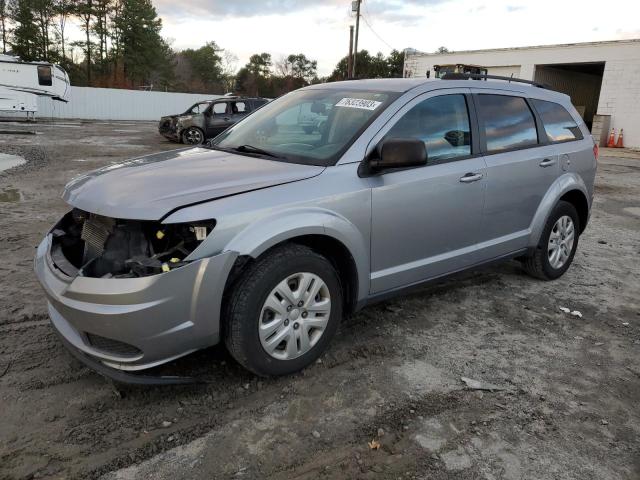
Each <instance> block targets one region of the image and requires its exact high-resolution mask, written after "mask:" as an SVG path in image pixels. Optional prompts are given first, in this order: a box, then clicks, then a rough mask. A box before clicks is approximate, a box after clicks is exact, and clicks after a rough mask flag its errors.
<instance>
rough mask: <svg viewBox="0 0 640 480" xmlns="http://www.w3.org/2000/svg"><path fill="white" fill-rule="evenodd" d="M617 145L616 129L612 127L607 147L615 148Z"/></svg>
mask: <svg viewBox="0 0 640 480" xmlns="http://www.w3.org/2000/svg"><path fill="white" fill-rule="evenodd" d="M615 146H616V129H615V128H612V129H611V133H610V134H609V141H608V142H607V148H613V147H615Z"/></svg>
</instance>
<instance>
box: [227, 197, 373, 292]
mask: <svg viewBox="0 0 640 480" xmlns="http://www.w3.org/2000/svg"><path fill="white" fill-rule="evenodd" d="M304 235H326V236H329V237H332V238H333V239H335V240H337V241H339V242H340V243H342V244H343V245H344V246H345V247H346V248H347V250H349V252H350V253H351V256H352V257H353V259H354V262H355V264H356V270H357V272H358V297H361V296H364V295H366V294H367V292H368V291H369V283H368V282H369V273H368V272H369V245H368V243H367V242H366V241H365V238H364V236H363V235H362V233H361V232H360V231H359V230H358V229H357V228H356V226H355V225H353V224H352V223H351V222H349V221H348V220H347V219H346V218H345V217H343V216H341V215H338V214H337V213H335V212H332V211H330V210H326V209H322V208H299V209H293V210H284V211H279V212H277V213H275V214H273V215H269V216H267V217H264V218H261V219H260V220H258V221H256V222H253V223H251V224H250V225H248V226H247V227H246V228H244V229H243V230H242V231H240V232H238V233H237V234H236V235H235V237H233V238H232V239H231V240H230V241H229V242H228V243H227V245H226V247H225V248H224V250H226V251H233V252H237V253H238V254H239V255H248V256H250V257H253V258H257V257H258V256H260V255H262V254H263V253H264V252H266V251H267V250H268V249H270V248H271V247H274V246H275V245H277V244H279V243H282V242H284V241H287V240H289V239H292V238H295V237H300V236H304ZM358 299H360V298H358Z"/></svg>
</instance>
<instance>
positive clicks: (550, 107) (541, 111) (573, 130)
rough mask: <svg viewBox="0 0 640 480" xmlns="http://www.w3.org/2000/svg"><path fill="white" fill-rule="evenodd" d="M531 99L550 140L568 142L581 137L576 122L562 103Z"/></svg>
mask: <svg viewBox="0 0 640 480" xmlns="http://www.w3.org/2000/svg"><path fill="white" fill-rule="evenodd" d="M531 101H532V103H533V106H534V108H535V109H536V110H537V112H538V115H540V118H542V123H543V125H544V131H545V132H546V133H547V137H548V138H549V141H550V142H552V143H557V142H570V141H572V140H582V139H583V136H582V132H581V131H580V128H579V127H578V124H577V123H576V121H575V120H574V119H573V117H572V116H571V114H570V113H569V112H568V111H567V109H566V108H564V107H563V106H562V105H560V104H558V103H555V102H547V101H545V100H536V99H533V100H531Z"/></svg>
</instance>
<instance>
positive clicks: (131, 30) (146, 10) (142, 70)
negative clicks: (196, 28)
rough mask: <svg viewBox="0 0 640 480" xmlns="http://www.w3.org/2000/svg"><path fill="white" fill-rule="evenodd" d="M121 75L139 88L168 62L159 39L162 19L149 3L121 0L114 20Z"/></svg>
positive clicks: (165, 50)
mask: <svg viewBox="0 0 640 480" xmlns="http://www.w3.org/2000/svg"><path fill="white" fill-rule="evenodd" d="M116 28H117V29H118V30H119V31H120V35H121V38H120V43H121V52H120V54H121V57H122V61H123V65H124V73H125V76H126V77H127V78H128V79H129V80H131V81H133V82H134V83H136V84H138V85H140V84H144V83H145V82H149V81H150V80H151V78H152V76H153V73H154V72H157V71H160V70H162V69H163V68H164V66H165V64H166V63H168V59H167V54H168V52H169V51H170V50H169V49H168V46H167V45H166V43H165V42H164V40H163V39H162V37H161V36H160V30H161V29H162V20H161V19H160V18H158V14H157V12H156V9H155V8H154V6H153V5H152V4H151V1H150V0H123V1H122V11H121V13H120V15H119V17H118V18H117V19H116Z"/></svg>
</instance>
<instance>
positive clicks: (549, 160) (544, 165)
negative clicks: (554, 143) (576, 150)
mask: <svg viewBox="0 0 640 480" xmlns="http://www.w3.org/2000/svg"><path fill="white" fill-rule="evenodd" d="M555 164H556V161H555V160H554V159H552V158H545V159H544V160H543V161H541V162H540V166H541V167H542V168H547V167H551V166H553V165H555Z"/></svg>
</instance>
